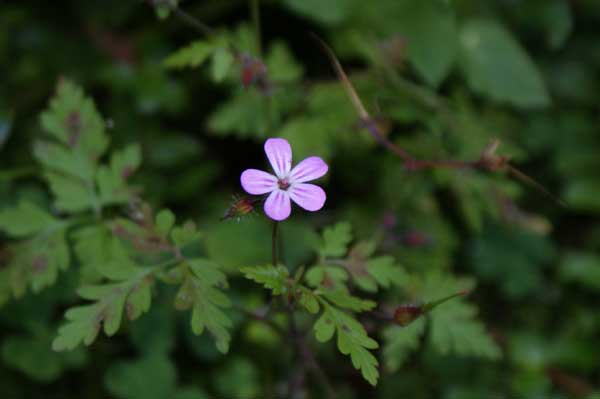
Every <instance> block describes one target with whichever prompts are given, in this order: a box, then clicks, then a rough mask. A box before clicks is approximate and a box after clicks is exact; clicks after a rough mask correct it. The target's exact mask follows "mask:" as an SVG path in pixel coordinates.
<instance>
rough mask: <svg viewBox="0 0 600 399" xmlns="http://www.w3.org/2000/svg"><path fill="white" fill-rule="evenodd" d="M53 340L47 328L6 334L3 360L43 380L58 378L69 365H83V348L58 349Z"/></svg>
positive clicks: (36, 378)
mask: <svg viewBox="0 0 600 399" xmlns="http://www.w3.org/2000/svg"><path fill="white" fill-rule="evenodd" d="M51 341H52V336H51V335H50V334H49V332H47V331H42V332H41V333H39V334H37V335H35V336H9V337H6V339H5V340H4V341H3V342H2V358H3V360H4V363H5V364H6V365H7V366H9V367H11V368H14V369H16V370H19V371H22V372H23V373H25V374H26V375H27V376H28V377H29V378H31V379H32V380H34V381H38V382H43V383H49V382H52V381H56V380H57V379H58V378H60V376H61V375H62V374H63V373H64V372H65V371H67V370H68V369H71V368H76V367H80V366H82V365H83V363H84V362H85V360H86V353H85V352H84V351H82V350H78V351H73V352H68V353H56V352H53V351H52V349H51V347H50V344H51Z"/></svg>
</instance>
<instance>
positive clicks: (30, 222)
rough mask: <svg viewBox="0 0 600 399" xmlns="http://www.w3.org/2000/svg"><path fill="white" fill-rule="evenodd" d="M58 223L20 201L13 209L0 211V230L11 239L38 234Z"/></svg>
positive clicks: (48, 215)
mask: <svg viewBox="0 0 600 399" xmlns="http://www.w3.org/2000/svg"><path fill="white" fill-rule="evenodd" d="M60 223H61V222H60V221H59V220H58V219H56V218H54V217H53V216H52V215H50V214H49V213H47V212H46V211H44V210H43V209H41V208H40V207H38V206H37V205H35V204H33V203H31V202H25V201H22V202H20V203H19V205H17V206H16V207H14V208H9V209H3V210H1V211H0V230H3V231H4V232H6V234H8V235H9V236H11V237H15V238H21V237H27V236H30V235H32V234H36V233H40V232H42V231H44V230H47V229H50V228H52V227H53V226H59V225H60Z"/></svg>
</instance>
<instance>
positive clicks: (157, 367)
mask: <svg viewBox="0 0 600 399" xmlns="http://www.w3.org/2000/svg"><path fill="white" fill-rule="evenodd" d="M176 381H177V371H176V369H175V366H174V364H173V363H172V362H171V361H170V360H169V358H168V357H167V356H166V354H158V355H147V356H144V357H142V358H140V359H137V360H134V361H122V362H117V363H115V364H113V365H111V366H110V368H109V369H108V371H107V372H106V375H105V376H104V383H105V385H106V388H107V389H108V391H109V392H110V393H111V394H112V395H114V397H119V398H132V399H146V398H147V399H163V398H169V397H173V396H172V395H173V391H174V390H175V387H176Z"/></svg>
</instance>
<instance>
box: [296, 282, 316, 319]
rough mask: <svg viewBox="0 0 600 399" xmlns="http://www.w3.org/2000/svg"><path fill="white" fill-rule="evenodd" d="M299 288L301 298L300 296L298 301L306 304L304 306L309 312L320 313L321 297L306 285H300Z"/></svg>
mask: <svg viewBox="0 0 600 399" xmlns="http://www.w3.org/2000/svg"><path fill="white" fill-rule="evenodd" d="M298 290H299V294H300V295H299V298H298V303H300V305H302V306H304V308H305V309H306V310H307V311H308V313H311V314H317V313H319V309H320V306H319V299H318V297H317V295H316V294H315V293H314V292H313V291H311V290H309V289H308V288H306V287H303V286H300V287H299V288H298Z"/></svg>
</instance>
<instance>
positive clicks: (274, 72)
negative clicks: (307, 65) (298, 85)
mask: <svg viewBox="0 0 600 399" xmlns="http://www.w3.org/2000/svg"><path fill="white" fill-rule="evenodd" d="M265 63H266V64H267V68H268V73H269V79H270V80H272V81H274V82H295V81H298V80H299V79H300V78H302V75H303V73H304V71H303V69H302V66H301V65H300V64H299V63H298V62H297V61H296V60H295V59H294V56H293V54H292V53H291V51H290V49H289V48H288V46H287V45H286V44H285V42H283V41H280V40H277V41H275V42H274V43H273V44H272V45H271V46H270V48H269V53H268V54H267V57H266V60H265Z"/></svg>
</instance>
